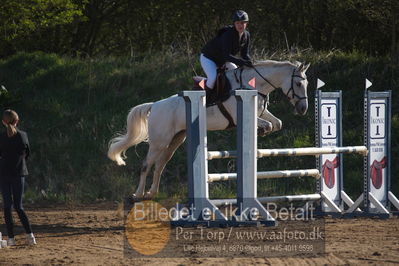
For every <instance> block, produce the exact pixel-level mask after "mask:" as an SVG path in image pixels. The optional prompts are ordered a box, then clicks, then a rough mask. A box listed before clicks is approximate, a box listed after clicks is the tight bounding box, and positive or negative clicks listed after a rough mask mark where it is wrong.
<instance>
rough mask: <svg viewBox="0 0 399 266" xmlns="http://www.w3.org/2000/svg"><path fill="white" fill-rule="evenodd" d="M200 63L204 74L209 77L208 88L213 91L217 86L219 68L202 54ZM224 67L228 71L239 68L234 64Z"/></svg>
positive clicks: (226, 64)
mask: <svg viewBox="0 0 399 266" xmlns="http://www.w3.org/2000/svg"><path fill="white" fill-rule="evenodd" d="M200 62H201V66H202V69H203V70H204V72H205V74H206V76H207V80H206V86H207V87H208V88H210V89H213V87H214V86H215V82H216V75H217V66H216V64H215V62H213V61H212V60H211V59H209V58H207V57H205V56H204V55H203V54H201V56H200ZM224 66H225V68H226V69H227V70H231V69H235V68H237V65H236V64H233V63H232V62H226V63H225V65H224Z"/></svg>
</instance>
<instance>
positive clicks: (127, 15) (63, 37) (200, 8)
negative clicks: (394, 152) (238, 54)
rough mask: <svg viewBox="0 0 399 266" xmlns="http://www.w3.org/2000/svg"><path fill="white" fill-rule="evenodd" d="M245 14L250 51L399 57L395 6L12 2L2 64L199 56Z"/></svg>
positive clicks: (3, 19)
mask: <svg viewBox="0 0 399 266" xmlns="http://www.w3.org/2000/svg"><path fill="white" fill-rule="evenodd" d="M235 9H243V10H245V11H247V12H248V14H249V17H250V25H249V30H250V32H251V36H252V40H253V42H252V48H253V49H256V50H258V51H261V52H265V51H267V52H269V53H272V52H273V51H276V50H281V49H288V50H290V49H295V48H312V49H314V50H332V49H339V50H343V51H360V52H362V53H366V54H369V55H377V56H390V57H391V58H392V59H395V61H396V60H398V58H399V37H398V36H399V1H397V0H324V1H320V0H267V1H265V0H252V1H237V0H168V1H157V0H147V1H137V0H133V1H132V0H118V1H115V0H7V1H1V3H0V28H1V30H0V57H7V56H9V55H12V54H14V53H17V52H19V51H26V52H31V51H38V50H39V51H44V52H48V53H56V54H62V55H64V54H66V55H72V56H83V57H92V56H98V55H101V56H107V55H114V56H135V55H139V54H141V53H143V52H148V51H154V50H162V49H179V50H184V51H187V52H190V53H199V51H200V48H201V47H202V46H203V45H204V43H205V42H206V41H207V40H209V39H210V38H211V37H212V36H213V35H214V34H215V32H216V31H217V29H219V28H220V27H222V26H223V25H225V24H230V23H231V13H232V12H233V11H234V10H235Z"/></svg>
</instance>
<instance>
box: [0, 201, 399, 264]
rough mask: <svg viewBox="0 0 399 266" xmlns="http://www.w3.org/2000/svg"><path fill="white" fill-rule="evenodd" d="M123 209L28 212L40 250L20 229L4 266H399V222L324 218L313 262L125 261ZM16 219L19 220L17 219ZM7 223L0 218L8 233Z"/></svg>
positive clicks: (3, 253)
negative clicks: (321, 243) (321, 244)
mask: <svg viewBox="0 0 399 266" xmlns="http://www.w3.org/2000/svg"><path fill="white" fill-rule="evenodd" d="M120 207H121V206H119V208H118V206H117V205H116V204H99V205H91V206H82V207H76V206H75V207H65V206H63V207H54V208H48V207H47V208H36V207H35V208H33V207H27V208H26V209H27V213H28V216H29V218H30V220H31V222H32V224H33V230H34V232H35V235H36V238H37V241H38V245H37V246H34V247H29V246H26V245H25V241H24V240H25V239H23V238H24V236H23V231H22V228H21V227H20V226H18V227H17V228H16V233H17V234H18V235H17V238H16V239H17V246H15V247H10V248H6V249H0V265H15V264H17V265H20V264H25V265H54V264H56V265H60V264H61V265H62V264H89V265H109V264H112V265H148V264H152V265H176V264H178V265H190V264H213V265H215V264H225V263H228V264H233V265H248V264H255V263H261V264H272V265H290V266H291V265H299V264H300V265H325V264H333V265H347V264H365V263H367V264H375V265H377V264H378V265H382V264H385V265H386V264H399V219H398V218H392V219H388V220H377V219H366V218H359V219H326V232H325V235H326V254H325V255H324V256H319V257H313V258H298V257H297V258H295V257H294V258H251V257H248V258H166V259H164V258H163V259H159V258H158V259H155V258H139V259H137V258H136V259H135V258H127V257H126V256H125V255H124V252H123V250H124V241H123V236H124V232H125V227H124V222H123V211H122V210H121V208H120ZM14 219H15V220H16V221H18V219H17V217H16V216H15V218H14ZM3 221H4V219H3V216H2V213H1V214H0V223H1V227H0V228H1V230H2V232H3V234H4V233H5V227H4V222H3ZM17 224H18V225H19V223H17ZM18 236H19V238H18ZM143 245H144V243H143Z"/></svg>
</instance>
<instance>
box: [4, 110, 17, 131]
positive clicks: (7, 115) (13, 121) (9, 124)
mask: <svg viewBox="0 0 399 266" xmlns="http://www.w3.org/2000/svg"><path fill="white" fill-rule="evenodd" d="M18 121H19V117H18V114H17V112H15V111H14V110H11V109H7V110H5V111H4V112H3V124H4V126H5V127H6V128H7V135H8V137H12V136H14V135H15V134H17V123H18Z"/></svg>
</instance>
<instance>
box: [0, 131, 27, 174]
mask: <svg viewBox="0 0 399 266" xmlns="http://www.w3.org/2000/svg"><path fill="white" fill-rule="evenodd" d="M29 153H30V150H29V141H28V135H27V134H26V132H24V131H21V130H19V129H17V134H15V135H14V136H13V137H11V138H9V137H8V136H7V132H3V133H2V134H0V178H2V177H21V176H27V175H28V169H27V167H26V159H27V158H28V156H29Z"/></svg>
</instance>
